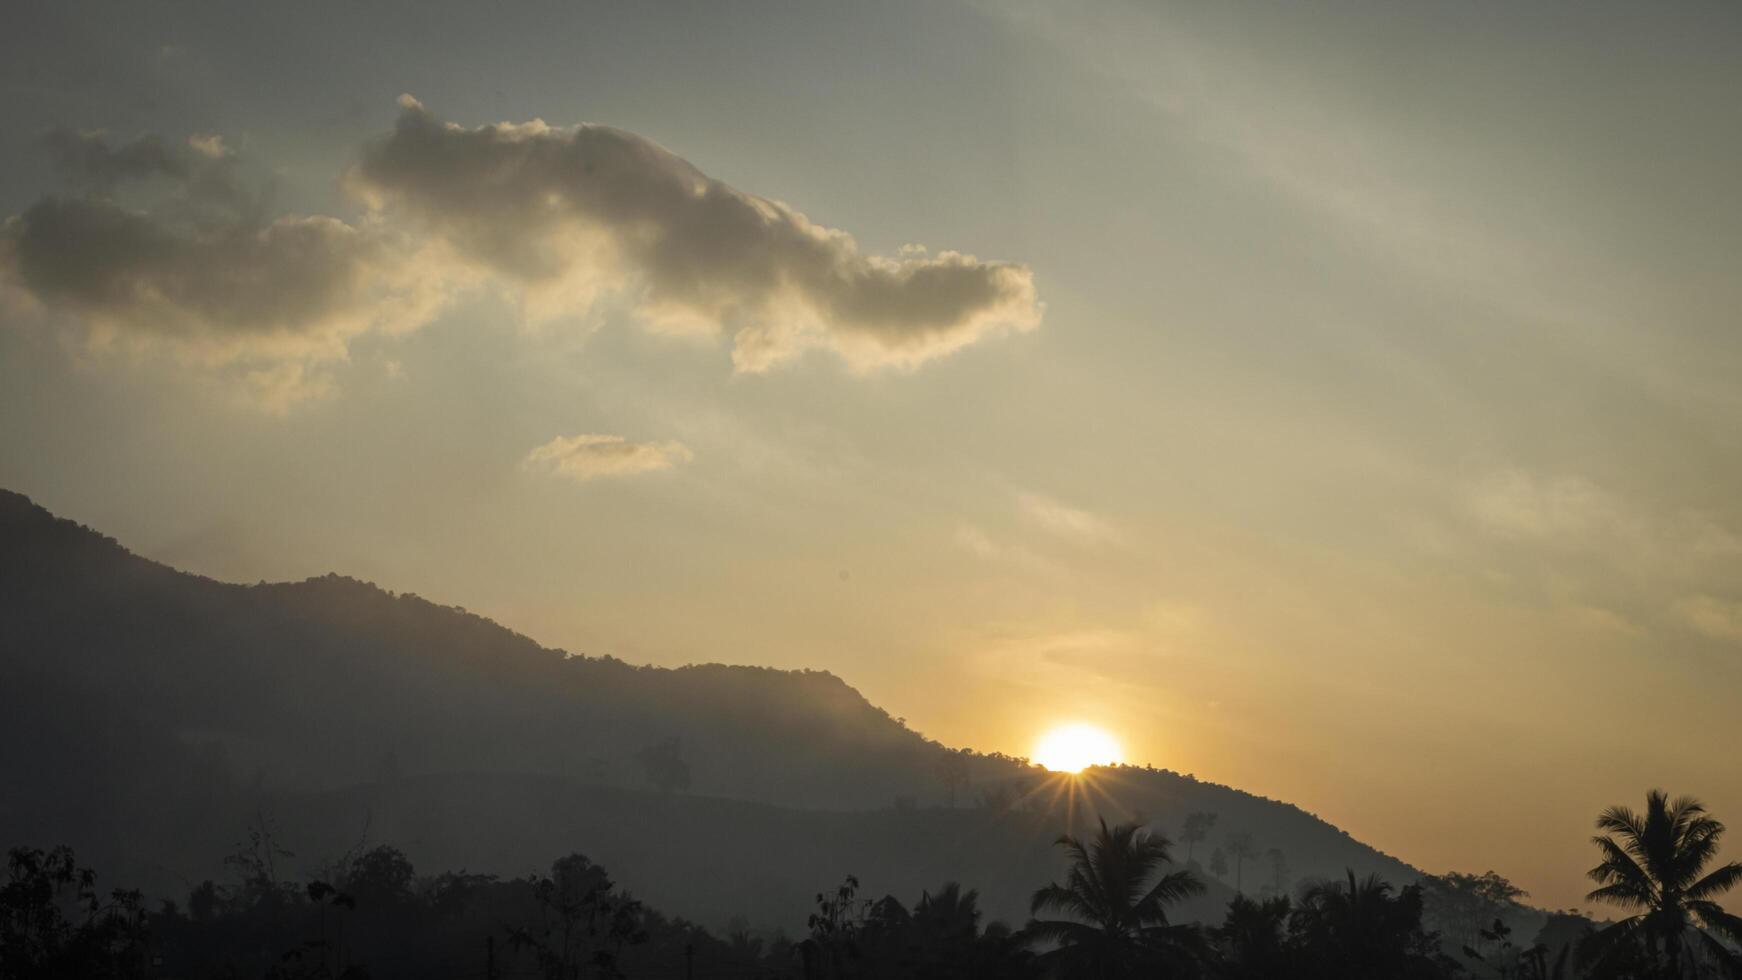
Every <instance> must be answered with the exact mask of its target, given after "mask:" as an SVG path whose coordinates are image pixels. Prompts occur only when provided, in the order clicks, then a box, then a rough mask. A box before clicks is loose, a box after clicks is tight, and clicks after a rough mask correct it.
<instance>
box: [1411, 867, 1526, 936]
mask: <svg viewBox="0 0 1742 980" xmlns="http://www.w3.org/2000/svg"><path fill="white" fill-rule="evenodd" d="M1526 894H1528V893H1527V892H1525V890H1524V889H1522V888H1519V887H1518V886H1517V885H1514V884H1513V883H1512V882H1510V881H1508V880H1506V879H1505V878H1504V877H1502V876H1500V875H1498V874H1495V873H1494V872H1492V871H1485V872H1483V873H1482V874H1479V875H1473V874H1461V873H1459V872H1456V871H1453V872H1450V873H1448V874H1443V875H1427V876H1426V877H1424V878H1422V879H1421V898H1422V916H1423V918H1424V919H1426V920H1427V921H1428V922H1430V923H1432V924H1433V925H1434V926H1436V927H1437V928H1439V930H1440V931H1441V932H1442V933H1443V934H1444V936H1445V938H1446V940H1447V941H1448V943H1451V944H1455V945H1457V946H1475V945H1477V944H1479V943H1480V942H1481V933H1482V930H1484V929H1490V930H1491V927H1492V925H1493V923H1494V920H1495V919H1504V918H1506V917H1508V916H1511V915H1513V914H1515V913H1516V912H1518V910H1519V904H1518V900H1519V899H1521V898H1524V897H1525V896H1526Z"/></svg>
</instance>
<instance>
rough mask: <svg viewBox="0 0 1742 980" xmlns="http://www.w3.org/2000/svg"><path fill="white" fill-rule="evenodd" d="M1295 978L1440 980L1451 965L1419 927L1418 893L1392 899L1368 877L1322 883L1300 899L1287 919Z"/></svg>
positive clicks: (1417, 890)
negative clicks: (1433, 979)
mask: <svg viewBox="0 0 1742 980" xmlns="http://www.w3.org/2000/svg"><path fill="white" fill-rule="evenodd" d="M1288 928H1289V938H1290V945H1291V946H1292V948H1293V950H1294V953H1295V959H1296V961H1297V964H1296V965H1297V973H1296V975H1297V976H1300V977H1311V978H1323V980H1330V978H1336V980H1425V978H1434V977H1440V976H1442V975H1444V974H1445V973H1446V971H1447V970H1448V969H1449V968H1450V966H1451V964H1450V962H1449V961H1448V960H1447V959H1446V958H1445V957H1443V956H1441V955H1440V953H1439V943H1438V941H1437V939H1436V938H1435V937H1434V936H1433V935H1432V934H1431V933H1428V932H1426V931H1424V930H1423V929H1422V924H1421V889H1420V888H1417V887H1416V886H1414V885H1410V886H1408V887H1406V888H1404V889H1403V890H1402V891H1401V892H1398V893H1397V894H1396V895H1393V894H1392V890H1391V886H1390V885H1389V884H1387V883H1385V882H1383V881H1380V880H1379V878H1378V876H1376V875H1370V876H1368V877H1367V878H1364V879H1357V878H1356V877H1355V872H1354V871H1350V872H1348V877H1347V879H1346V880H1345V881H1334V882H1323V883H1320V884H1317V885H1314V886H1313V887H1311V888H1308V889H1307V890H1306V891H1305V892H1303V893H1302V895H1301V900H1300V905H1299V906H1298V907H1297V908H1296V909H1295V911H1294V914H1293V915H1291V916H1290V917H1289V923H1288Z"/></svg>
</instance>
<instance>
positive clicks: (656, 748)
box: [636, 738, 690, 793]
mask: <svg viewBox="0 0 1742 980" xmlns="http://www.w3.org/2000/svg"><path fill="white" fill-rule="evenodd" d="M636 760H637V761H639V762H640V763H641V768H642V771H643V772H645V773H647V779H648V781H649V782H651V783H653V785H654V786H656V787H658V788H659V789H660V791H661V792H665V793H669V792H671V791H672V790H677V791H679V792H687V791H688V790H689V788H690V767H689V763H687V762H685V761H684V760H683V743H682V741H680V740H679V739H677V738H668V739H665V740H663V741H659V742H655V743H653V744H652V745H649V746H648V747H647V748H644V749H642V750H641V752H640V753H639V754H637V755H636Z"/></svg>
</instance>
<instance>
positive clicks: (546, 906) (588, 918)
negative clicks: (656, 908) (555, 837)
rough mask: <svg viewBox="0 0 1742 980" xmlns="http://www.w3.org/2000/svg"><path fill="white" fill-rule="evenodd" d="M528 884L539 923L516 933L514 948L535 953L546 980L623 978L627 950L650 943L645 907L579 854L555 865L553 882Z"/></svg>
mask: <svg viewBox="0 0 1742 980" xmlns="http://www.w3.org/2000/svg"><path fill="white" fill-rule="evenodd" d="M527 882H528V884H530V885H531V886H532V892H533V896H534V898H535V899H536V901H537V905H538V910H539V921H538V922H537V923H536V924H534V925H531V926H522V927H518V928H515V929H513V930H511V931H510V934H509V942H510V944H511V945H513V946H514V947H516V948H518V949H523V950H529V951H531V952H532V954H533V957H534V959H535V960H536V961H537V962H538V967H539V970H540V971H541V972H542V973H543V974H544V976H545V978H546V980H571V978H573V977H577V976H580V975H581V971H582V970H583V969H586V970H588V971H589V972H590V973H591V975H592V976H596V977H611V978H618V977H622V976H623V973H622V971H621V970H620V969H619V968H618V957H619V956H620V955H621V954H622V951H623V948H624V947H625V946H629V945H632V944H637V943H644V942H646V941H647V931H646V930H645V929H644V928H642V923H641V917H642V907H641V903H640V902H637V901H634V900H633V899H630V898H628V897H627V896H624V895H620V894H618V893H617V891H616V885H615V884H614V883H613V882H612V881H611V879H610V877H609V876H608V875H607V874H606V873H605V869H604V868H601V867H599V866H598V865H596V864H594V863H593V862H591V861H589V860H587V858H586V857H584V856H582V855H580V854H571V855H569V856H568V857H565V858H562V859H560V860H558V861H557V862H556V863H555V864H553V865H551V869H550V877H548V878H544V877H539V876H536V875H535V876H533V877H532V878H529V879H527Z"/></svg>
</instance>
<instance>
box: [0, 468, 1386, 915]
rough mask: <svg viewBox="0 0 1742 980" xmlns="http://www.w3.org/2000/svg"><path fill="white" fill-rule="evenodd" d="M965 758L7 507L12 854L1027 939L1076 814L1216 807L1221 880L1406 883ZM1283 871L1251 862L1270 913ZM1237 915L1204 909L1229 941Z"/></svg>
mask: <svg viewBox="0 0 1742 980" xmlns="http://www.w3.org/2000/svg"><path fill="white" fill-rule="evenodd" d="M672 740H676V741H675V743H673V742H672ZM950 757H951V752H950V750H948V749H946V748H945V747H943V746H941V745H939V744H938V743H936V742H933V741H930V740H928V739H926V738H924V737H923V736H921V735H919V734H918V733H916V732H913V731H912V730H910V729H908V728H906V727H905V726H903V725H902V724H900V723H898V722H897V721H895V720H894V719H893V718H892V717H890V715H889V714H888V713H887V712H885V711H883V710H881V709H879V708H877V707H875V706H873V705H871V704H870V703H868V702H866V701H865V700H864V698H862V697H861V696H860V695H859V694H858V692H856V691H854V690H853V689H852V688H851V687H849V686H847V684H845V683H844V682H843V681H841V680H840V679H839V678H837V677H835V676H833V675H832V674H828V673H824V672H816V671H800V672H792V671H777V670H771V669H767V668H758V667H735V666H724V665H719V664H706V665H695V666H688V667H681V668H675V669H672V668H659V667H636V666H632V665H629V664H626V663H623V662H622V661H619V660H615V659H613V658H609V657H604V658H598V657H584V656H569V655H567V654H565V653H563V652H562V651H558V650H552V649H549V648H546V647H542V646H540V645H539V644H537V643H535V642H533V641H532V640H530V639H528V638H526V637H524V636H521V635H519V634H517V633H514V632H512V631H510V630H508V629H505V628H503V627H501V626H498V625H497V624H495V623H493V622H490V621H489V620H486V619H483V618H481V617H478V616H474V615H471V614H469V613H467V612H465V611H464V610H461V609H458V608H454V607H447V606H440V605H436V604H434V603H431V602H428V601H426V600H424V599H421V598H418V597H417V596H413V595H396V594H394V593H391V592H387V591H384V590H382V589H379V588H377V587H375V586H373V585H370V584H367V583H363V582H358V581H355V580H353V579H347V578H341V577H338V576H327V577H324V578H318V579H311V580H309V581H306V582H298V583H289V584H260V585H233V584H227V583H222V582H216V581H213V580H211V579H206V578H202V577H199V576H194V575H189V574H186V573H183V572H179V571H176V570H174V569H171V568H168V567H166V566H163V565H160V564H157V563H155V562H151V561H148V560H146V559H143V558H140V557H138V556H136V555H133V554H131V553H129V552H127V551H126V550H125V549H124V548H122V547H121V546H120V545H119V544H118V543H116V542H115V541H113V540H111V539H108V538H106V537H103V536H101V535H99V534H97V533H96V532H94V531H91V530H89V529H86V528H84V527H81V526H79V525H77V524H74V523H72V522H70V521H65V520H59V519H56V518H55V517H53V516H52V515H50V514H49V513H48V512H46V511H44V510H43V509H41V508H39V507H37V506H35V505H34V504H32V503H31V502H30V501H29V500H28V499H27V498H25V497H22V496H20V495H17V494H12V493H7V492H4V491H0V774H3V775H0V779H3V780H4V782H3V783H0V844H11V843H24V842H29V843H35V844H51V843H59V842H67V843H71V844H74V845H75V846H77V847H79V848H80V849H81V851H82V852H84V853H86V854H88V855H90V856H91V857H92V858H93V859H94V860H95V861H97V862H100V863H101V865H102V866H103V867H105V868H106V869H111V870H110V871H109V878H110V880H124V879H128V878H131V880H133V881H135V882H137V883H139V884H144V885H147V886H149V887H155V888H160V889H165V890H175V889H179V888H181V887H183V884H182V883H184V882H186V881H188V880H197V879H199V878H201V877H205V876H210V875H216V874H219V873H220V858H221V857H222V855H224V854H225V853H227V852H228V851H229V850H230V849H231V847H232V845H233V844H234V842H235V841H237V840H238V839H240V838H241V837H242V836H243V835H244V833H245V832H246V828H247V825H248V823H249V822H250V821H251V820H254V819H257V818H258V817H259V816H261V815H264V816H265V817H267V818H268V819H269V820H271V821H273V822H275V823H276V824H277V825H278V826H279V829H280V835H281V837H282V838H283V842H284V843H285V844H286V845H288V846H290V847H291V848H292V849H293V850H296V851H297V852H298V855H299V858H300V860H301V861H302V862H303V866H304V867H306V868H312V867H314V866H315V865H316V864H318V863H319V862H320V861H321V860H322V859H323V858H328V857H331V856H333V855H336V854H337V853H339V852H340V851H342V850H343V849H345V848H346V847H349V846H351V845H352V844H354V843H355V842H356V841H357V840H358V839H359V838H360V837H361V836H363V835H364V834H365V833H366V834H367V835H368V837H369V838H370V839H371V840H372V841H377V842H379V841H387V842H391V843H394V844H397V845H399V846H401V847H403V848H405V849H406V850H407V852H408V853H410V854H411V856H412V857H413V858H414V860H416V861H417V862H418V863H419V864H420V865H424V866H426V867H428V868H430V869H432V870H434V869H437V868H446V867H459V866H462V865H463V866H466V867H469V868H470V869H471V870H473V871H489V872H498V873H504V874H521V873H526V872H530V871H532V870H534V869H535V868H538V867H542V866H544V865H546V864H548V862H549V860H550V858H551V856H552V855H553V854H558V853H566V852H568V851H577V850H578V851H582V852H584V853H587V854H588V855H590V856H592V857H593V858H594V859H595V860H598V861H600V862H602V863H604V864H606V865H607V866H608V867H610V868H611V869H612V870H613V872H615V873H616V875H617V876H618V878H619V879H620V880H621V881H623V882H624V883H625V884H626V885H627V886H628V887H630V888H631V889H633V890H636V891H638V892H640V893H642V894H644V895H645V896H646V897H648V898H650V899H652V900H654V901H655V902H656V903H657V904H659V905H660V906H661V907H664V908H666V909H668V910H670V911H672V912H675V913H678V914H682V915H688V916H691V917H694V918H698V919H700V920H702V921H705V922H713V923H720V922H723V921H724V920H725V919H726V918H727V917H729V916H731V915H732V914H735V913H743V914H745V915H746V916H748V917H749V918H751V919H752V920H753V921H758V922H763V923H767V924H771V925H773V924H780V925H785V926H787V927H788V928H796V927H798V926H800V925H802V923H803V920H804V915H805V913H806V911H807V910H808V907H809V904H810V901H811V899H812V896H814V894H815V892H817V891H818V890H820V889H822V888H825V887H827V886H830V885H832V884H834V883H836V882H838V881H839V880H840V878H841V877H842V876H843V875H845V874H847V873H856V874H858V875H859V876H860V877H861V878H862V879H864V881H865V886H866V889H867V890H868V891H870V892H874V893H877V894H881V893H883V892H886V891H895V892H897V893H898V894H901V895H903V896H904V897H906V898H908V899H911V898H913V897H914V896H915V895H916V894H917V892H918V890H919V889H920V888H923V887H929V886H935V885H937V884H939V883H941V882H942V881H943V880H945V879H947V878H959V879H960V880H962V881H963V882H965V883H966V884H969V885H971V886H974V887H978V888H979V889H980V890H981V892H982V895H983V896H984V897H985V904H986V907H987V908H988V910H989V911H991V912H993V913H994V914H997V915H1001V916H1003V917H1005V918H1009V919H1016V918H1019V917H1020V916H1021V914H1022V911H1023V908H1024V902H1025V899H1026V896H1027V894H1028V893H1029V892H1031V891H1032V890H1033V889H1034V888H1035V887H1038V886H1039V885H1040V884H1043V883H1044V882H1045V880H1046V879H1047V878H1048V877H1050V876H1051V875H1052V874H1054V873H1055V871H1056V869H1057V866H1058V865H1057V856H1056V853H1055V851H1054V849H1053V848H1052V847H1051V840H1052V838H1053V837H1054V836H1056V835H1057V834H1058V833H1059V832H1060V831H1061V830H1064V829H1066V828H1067V827H1068V826H1070V825H1071V824H1072V823H1073V822H1076V823H1078V824H1080V823H1081V821H1084V820H1087V819H1089V818H1090V817H1091V816H1092V815H1093V813H1095V812H1097V811H1099V812H1102V813H1105V814H1106V815H1107V816H1108V817H1109V818H1110V819H1112V818H1119V819H1124V818H1128V817H1130V816H1131V815H1133V814H1141V815H1143V816H1144V817H1146V818H1147V819H1149V820H1151V821H1153V822H1154V823H1155V824H1156V825H1157V826H1158V827H1160V828H1161V829H1164V830H1166V831H1168V832H1169V833H1173V834H1175V835H1176V836H1177V832H1178V829H1179V827H1180V824H1181V821H1182V819H1183V817H1184V815H1185V814H1186V813H1188V812H1191V811H1197V810H1201V811H1209V812H1214V813H1216V814H1218V822H1217V825H1216V828H1215V831H1214V832H1213V833H1212V836H1211V838H1210V840H1209V841H1208V842H1206V843H1205V844H1201V845H1199V850H1198V856H1199V858H1200V859H1203V858H1204V857H1205V855H1206V854H1207V853H1208V851H1209V849H1210V848H1211V847H1213V846H1215V845H1216V844H1217V843H1219V842H1220V841H1221V840H1222V838H1223V837H1224V836H1225V835H1227V834H1228V833H1232V832H1241V831H1243V832H1246V833H1250V834H1251V835H1252V836H1253V837H1254V839H1255V840H1256V841H1257V844H1258V847H1259V848H1260V850H1264V849H1268V848H1271V847H1277V848H1281V849H1282V850H1283V851H1284V852H1285V854H1286V855H1287V859H1288V864H1289V867H1290V870H1291V878H1292V879H1295V880H1298V879H1299V878H1302V877H1307V876H1330V875H1333V874H1338V873H1341V871H1342V869H1343V868H1344V867H1346V866H1347V867H1353V868H1355V869H1356V870H1357V871H1359V872H1362V873H1366V872H1368V871H1376V872H1379V873H1380V874H1382V875H1384V876H1385V877H1387V878H1389V879H1391V880H1392V881H1395V882H1398V883H1402V882H1405V881H1408V880H1412V879H1413V878H1414V877H1415V875H1416V872H1415V871H1414V870H1413V869H1410V868H1409V867H1407V866H1406V865H1403V864H1402V863H1401V862H1398V861H1397V860H1395V859H1393V858H1390V857H1388V856H1386V855H1384V854H1381V853H1379V852H1377V851H1375V850H1373V849H1372V848H1370V847H1368V846H1366V845H1364V844H1361V843H1360V842H1358V841H1355V840H1353V839H1351V838H1350V837H1349V836H1348V835H1346V834H1344V833H1342V832H1341V831H1339V830H1337V829H1336V828H1334V827H1332V826H1331V825H1329V824H1327V823H1325V822H1324V821H1322V820H1319V819H1318V818H1316V817H1313V816H1311V815H1309V814H1307V813H1304V812H1303V811H1301V810H1299V809H1298V808H1295V807H1293V806H1290V805H1287V804H1284V803H1278V802H1274V801H1270V800H1265V799H1262V798H1259V797H1255V796H1252V795H1249V794H1246V793H1242V792H1239V791H1237V790H1232V789H1229V788H1226V787H1222V786H1216V785H1213V784H1209V783H1203V782H1199V781H1197V780H1194V779H1192V778H1190V777H1187V776H1181V775H1179V774H1176V773H1172V772H1167V771H1162V770H1146V769H1140V768H1133V767H1124V768H1120V769H1117V770H1103V771H1100V772H1098V773H1097V774H1096V775H1095V777H1094V791H1093V792H1092V793H1085V794H1079V795H1078V796H1077V797H1075V798H1074V803H1073V797H1072V796H1071V794H1069V793H1068V792H1066V790H1067V789H1068V787H1069V786H1070V785H1071V783H1070V781H1069V780H1067V779H1063V778H1060V777H1054V776H1048V775H1047V774H1045V773H1044V772H1043V771H1041V770H1038V769H1034V768H1031V767H1027V766H1025V765H1023V764H1022V763H1020V762H1019V761H1017V760H1012V759H1008V758H1004V757H1001V756H982V755H972V754H968V755H965V756H957V758H961V759H963V760H964V761H965V763H966V772H967V783H966V785H959V786H958V787H957V788H956V790H955V793H954V795H955V796H956V798H957V801H958V802H959V804H960V808H959V809H949V808H946V807H945V803H946V801H947V800H948V799H949V798H950V796H951V793H950V791H949V789H948V788H947V786H946V783H945V782H944V781H943V780H941V779H940V777H939V773H940V769H941V768H942V763H943V762H944V760H946V759H948V758H950ZM674 760H676V761H674ZM685 776H687V787H686V786H684V785H683V784H684V783H685V779H684V777H685ZM660 777H663V779H662V778H660ZM661 787H663V788H661ZM1229 877H1230V878H1231V877H1232V875H1230V876H1229ZM1270 877H1271V874H1270V867H1269V863H1268V861H1267V860H1265V859H1264V858H1259V859H1258V860H1256V861H1252V862H1248V863H1247V865H1246V868H1245V881H1246V884H1247V887H1248V890H1254V891H1255V890H1257V889H1258V888H1259V887H1260V886H1262V885H1264V884H1265V883H1267V882H1269V881H1270ZM910 893H911V894H910ZM1227 895H1228V890H1227V889H1223V888H1220V887H1218V888H1216V889H1214V890H1213V891H1212V893H1211V895H1210V896H1208V897H1207V898H1206V899H1204V900H1203V901H1202V902H1200V903H1198V905H1199V907H1200V908H1201V911H1202V912H1204V913H1205V914H1213V915H1214V916H1215V917H1216V918H1219V917H1220V913H1219V905H1220V904H1222V903H1224V902H1225V901H1226V898H1227ZM1212 909H1214V910H1215V911H1213V912H1212V911H1211V910H1212Z"/></svg>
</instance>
